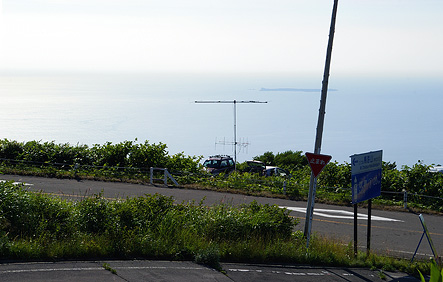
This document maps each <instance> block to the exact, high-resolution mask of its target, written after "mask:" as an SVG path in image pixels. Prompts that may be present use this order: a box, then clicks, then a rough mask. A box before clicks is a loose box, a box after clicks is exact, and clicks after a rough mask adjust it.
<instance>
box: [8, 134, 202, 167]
mask: <svg viewBox="0 0 443 282" xmlns="http://www.w3.org/2000/svg"><path fill="white" fill-rule="evenodd" d="M136 141H137V140H136ZM136 141H124V142H121V143H117V144H113V143H111V142H107V143H105V144H103V145H99V144H95V145H93V146H92V147H88V146H87V145H78V144H77V145H75V146H71V145H70V144H69V143H65V144H55V143H54V142H41V141H29V142H17V141H9V140H7V139H3V140H0V159H3V160H4V161H7V162H8V163H9V164H10V165H12V164H17V163H18V164H30V165H31V164H33V165H40V166H44V167H47V166H49V165H57V166H59V167H60V166H62V167H61V168H65V169H66V168H67V169H72V168H73V167H74V165H75V164H77V165H80V167H82V168H84V169H86V168H88V167H89V168H97V169H98V168H101V167H105V168H110V167H118V168H120V167H122V168H137V169H139V168H145V169H147V168H149V167H161V168H164V167H167V168H169V169H170V170H171V171H174V170H176V171H188V172H197V171H199V168H200V165H199V161H200V159H201V157H195V156H194V157H191V156H185V155H184V154H183V153H178V154H175V155H172V156H169V155H168V152H167V146H166V145H165V144H163V143H159V144H150V143H149V142H148V141H145V142H144V143H137V142H136Z"/></svg>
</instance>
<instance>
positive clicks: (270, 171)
mask: <svg viewBox="0 0 443 282" xmlns="http://www.w3.org/2000/svg"><path fill="white" fill-rule="evenodd" d="M246 163H247V165H248V166H247V168H246V169H244V170H243V172H250V173H258V174H259V175H260V176H281V177H290V174H289V172H288V171H287V170H285V169H283V168H280V167H277V166H267V165H265V164H264V163H263V162H260V161H255V160H254V161H247V162H246Z"/></svg>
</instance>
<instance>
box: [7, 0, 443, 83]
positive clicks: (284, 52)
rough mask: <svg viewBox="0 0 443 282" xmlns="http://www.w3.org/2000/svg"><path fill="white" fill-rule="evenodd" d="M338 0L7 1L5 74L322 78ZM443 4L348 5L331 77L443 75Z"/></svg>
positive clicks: (390, 0) (429, 0)
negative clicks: (296, 74) (175, 73)
mask: <svg viewBox="0 0 443 282" xmlns="http://www.w3.org/2000/svg"><path fill="white" fill-rule="evenodd" d="M332 4H333V1H332V0H314V1H313V0H273V1H270V0H267V1H264V0H209V1H208V0H188V1H182V0H179V1H178V0H155V1H152V0H3V1H2V7H1V9H2V12H1V24H0V32H1V39H0V42H1V43H0V70H21V69H22V70H98V71H104V70H111V71H112V70H117V71H118V70H124V71H139V70H140V71H195V72H199V71H205V72H207V71H215V72H217V71H223V72H232V71H236V72H237V71H238V72H303V73H316V74H320V75H321V73H322V72H323V67H324V59H325V52H326V45H327V39H328V33H329V24H330V18H331V11H332ZM442 15H443V1H441V0H340V1H339V8H338V15H337V26H336V37H335V42H334V52H333V58H332V69H331V70H332V72H333V73H335V74H369V75H372V74H382V75H385V74H389V75H404V74H407V75H420V76H421V75H423V76H428V75H433V76H441V75H443V56H442V51H441V50H442V46H443V32H442V27H443V17H442Z"/></svg>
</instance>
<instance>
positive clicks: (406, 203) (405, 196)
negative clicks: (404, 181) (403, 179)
mask: <svg viewBox="0 0 443 282" xmlns="http://www.w3.org/2000/svg"><path fill="white" fill-rule="evenodd" d="M403 207H404V208H405V209H407V208H408V192H407V191H406V189H403Z"/></svg>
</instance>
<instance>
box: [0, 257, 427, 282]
mask: <svg viewBox="0 0 443 282" xmlns="http://www.w3.org/2000/svg"><path fill="white" fill-rule="evenodd" d="M104 265H106V266H107V267H106V269H105V267H104ZM222 267H223V269H224V270H225V271H226V274H223V273H221V272H218V271H215V270H213V269H210V268H207V267H205V266H202V265H198V264H195V263H193V262H187V261H183V262H177V261H145V260H140V261H134V260H132V261H64V262H35V263H0V281H9V282H22V281H35V282H39V281H42V282H43V281H45V282H46V281H75V282H79V281H80V282H85V281H93V282H97V281H168V282H175V281H176V282H200V281H202V282H203V281H204V282H207V281H218V282H232V281H235V282H251V281H257V282H260V281H266V282H267V281H282V282H285V281H288V282H289V281H306V282H311V281H312V282H313V281H319V279H323V280H325V281H338V282H367V281H380V282H381V281H401V282H415V281H418V280H417V279H415V278H413V277H410V276H408V275H406V274H404V273H393V272H384V273H383V275H384V278H385V279H382V278H381V276H380V273H379V272H378V271H371V270H368V269H361V268H334V267H327V268H324V267H309V266H284V265H254V264H233V263H225V264H222ZM111 271H112V272H111Z"/></svg>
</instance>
